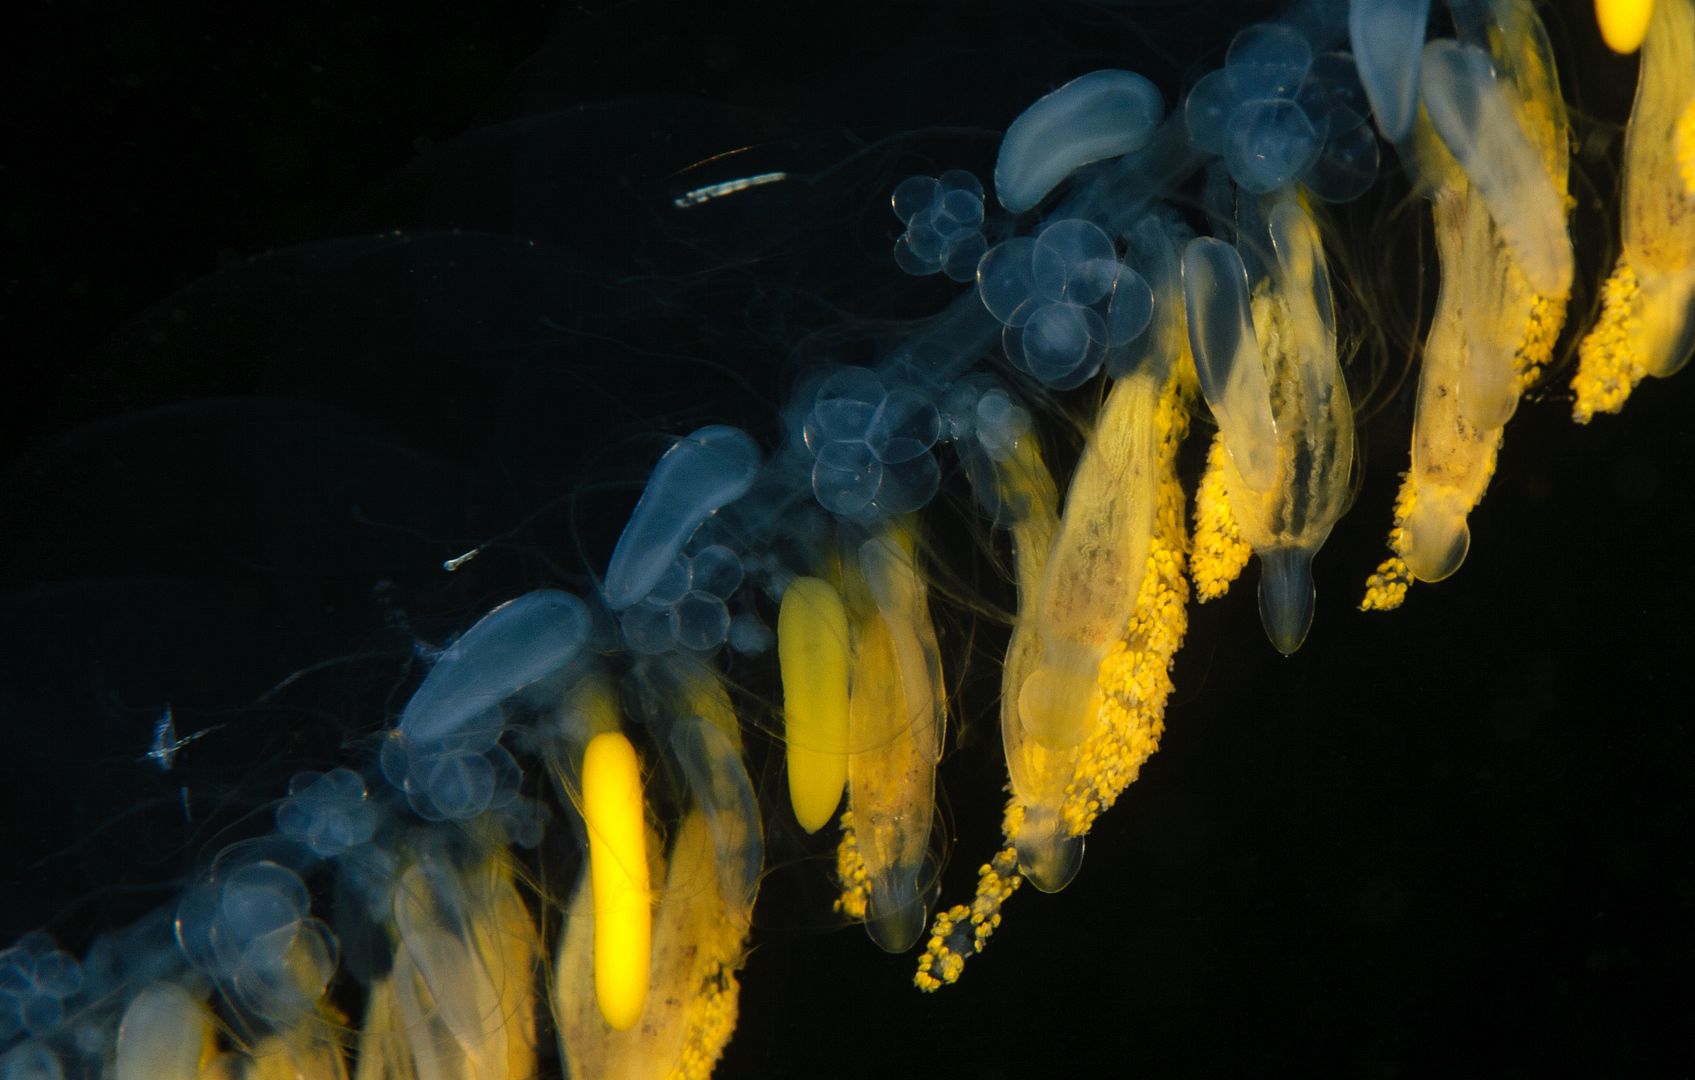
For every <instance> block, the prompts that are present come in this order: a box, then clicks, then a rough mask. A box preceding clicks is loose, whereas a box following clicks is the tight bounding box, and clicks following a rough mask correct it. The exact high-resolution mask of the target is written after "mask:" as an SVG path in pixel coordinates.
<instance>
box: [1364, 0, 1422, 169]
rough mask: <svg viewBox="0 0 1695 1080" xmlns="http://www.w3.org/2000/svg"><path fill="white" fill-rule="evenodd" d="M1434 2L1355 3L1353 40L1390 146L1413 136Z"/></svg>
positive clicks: (1367, 0) (1374, 110)
mask: <svg viewBox="0 0 1695 1080" xmlns="http://www.w3.org/2000/svg"><path fill="white" fill-rule="evenodd" d="M1429 16H1430V0H1350V2H1349V4H1348V41H1349V43H1350V44H1351V45H1352V46H1353V49H1354V63H1355V64H1356V65H1357V66H1358V68H1359V76H1360V84H1361V85H1362V86H1364V87H1365V96H1366V97H1367V99H1369V100H1370V101H1371V111H1372V113H1373V114H1374V115H1375V116H1376V117H1377V130H1379V131H1381V132H1382V133H1383V137H1384V138H1385V139H1388V140H1389V141H1390V142H1400V141H1402V140H1403V139H1405V138H1406V137H1407V136H1408V135H1411V134H1412V125H1413V119H1414V118H1415V117H1416V116H1417V115H1418V82H1419V67H1420V65H1421V63H1422V60H1423V57H1424V25H1425V22H1426V21H1427V20H1428V18H1429Z"/></svg>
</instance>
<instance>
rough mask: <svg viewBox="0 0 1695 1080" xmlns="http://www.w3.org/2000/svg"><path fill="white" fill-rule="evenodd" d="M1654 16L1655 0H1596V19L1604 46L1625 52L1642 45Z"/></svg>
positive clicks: (1618, 51)
mask: <svg viewBox="0 0 1695 1080" xmlns="http://www.w3.org/2000/svg"><path fill="white" fill-rule="evenodd" d="M1653 17H1654V0H1595V22H1596V23H1597V24H1599V25H1600V27H1601V40H1602V41H1604V42H1606V43H1607V48H1609V49H1611V50H1613V51H1614V52H1616V53H1620V54H1622V55H1626V56H1628V55H1629V54H1631V53H1633V52H1635V51H1636V50H1637V49H1639V48H1641V47H1642V39H1643V38H1644V37H1646V36H1647V35H1648V23H1649V22H1650V21H1651V20H1652V19H1653Z"/></svg>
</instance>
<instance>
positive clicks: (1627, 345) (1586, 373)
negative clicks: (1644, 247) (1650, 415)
mask: <svg viewBox="0 0 1695 1080" xmlns="http://www.w3.org/2000/svg"><path fill="white" fill-rule="evenodd" d="M1638 295H1639V293H1638V290H1637V286H1636V272H1635V271H1634V270H1632V269H1631V268H1630V264H1629V263H1627V262H1626V261H1625V258H1624V256H1623V255H1620V256H1619V260H1618V265H1616V266H1615V267H1613V272H1612V274H1611V275H1610V276H1609V277H1608V278H1607V281H1606V284H1604V285H1602V286H1601V315H1600V318H1598V319H1597V320H1596V321H1595V327H1594V329H1592V330H1590V331H1589V333H1587V334H1585V335H1584V337H1583V341H1582V342H1581V343H1580V344H1579V345H1578V346H1577V374H1576V375H1574V376H1573V377H1572V380H1571V390H1572V393H1573V394H1575V395H1576V398H1577V400H1576V401H1575V402H1573V404H1572V408H1571V418H1572V419H1573V420H1575V421H1577V422H1578V423H1580V424H1587V423H1588V422H1589V421H1590V420H1591V419H1592V418H1593V417H1594V415H1595V414H1596V413H1616V412H1618V411H1619V410H1620V409H1622V408H1624V403H1625V401H1626V399H1628V398H1629V397H1630V392H1631V391H1632V390H1634V389H1635V388H1636V384H1637V383H1639V382H1641V381H1642V377H1643V376H1644V375H1645V374H1647V372H1646V371H1645V370H1644V369H1643V366H1642V357H1641V355H1640V354H1639V353H1638V352H1637V351H1636V346H1635V345H1634V344H1633V343H1632V338H1633V336H1634V335H1635V333H1636V331H1637V329H1638V328H1639V324H1638V322H1637V318H1636V303H1637V297H1638Z"/></svg>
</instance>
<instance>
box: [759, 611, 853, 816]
mask: <svg viewBox="0 0 1695 1080" xmlns="http://www.w3.org/2000/svg"><path fill="white" fill-rule="evenodd" d="M777 659H778V663H779V666H780V668H781V672H782V678H783V741H784V754H785V756H786V758H787V760H788V768H789V802H790V804H791V805H792V806H793V807H794V812H795V819H796V820H797V821H799V822H800V827H801V828H803V829H805V830H806V831H807V832H809V833H810V832H817V831H818V830H819V829H821V828H823V827H824V826H825V825H827V824H828V823H829V822H830V819H831V818H833V817H835V816H836V807H837V806H838V805H840V803H841V801H842V790H843V789H844V788H845V787H846V786H847V773H848V758H847V749H848V747H847V726H848V665H849V660H850V652H849V646H848V622H847V612H846V609H844V608H843V606H842V598H841V594H839V593H838V592H837V591H836V588H835V586H833V585H831V584H830V583H829V582H828V581H825V580H824V579H823V578H816V577H799V578H796V579H795V580H794V581H792V582H790V583H789V586H788V588H787V589H786V590H784V592H783V601H782V606H781V608H779V610H778V613H777Z"/></svg>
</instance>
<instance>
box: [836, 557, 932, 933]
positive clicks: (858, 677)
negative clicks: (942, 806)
mask: <svg viewBox="0 0 1695 1080" xmlns="http://www.w3.org/2000/svg"><path fill="white" fill-rule="evenodd" d="M912 545H913V540H912V537H911V534H910V533H909V532H908V531H907V530H906V528H904V527H902V526H899V525H892V526H890V527H888V528H886V529H884V530H882V531H881V532H879V533H878V534H877V535H875V536H873V537H872V538H871V539H869V540H865V541H864V542H862V543H861V544H859V545H858V547H857V548H856V549H855V552H854V558H853V560H852V565H851V566H844V569H843V574H844V578H845V579H846V580H845V582H844V584H845V585H846V589H845V591H846V592H847V593H848V594H849V596H850V599H849V601H848V605H849V610H850V613H851V614H850V617H851V620H852V624H853V674H852V681H851V690H850V693H849V698H848V745H849V748H850V754H849V757H848V812H847V813H846V814H844V815H843V817H842V821H843V839H842V848H843V850H842V854H841V855H840V856H839V857H838V863H839V869H840V870H841V876H842V879H843V886H844V890H845V892H844V896H843V900H842V908H843V910H844V911H846V912H847V913H848V914H850V915H855V916H859V917H863V918H864V919H865V929H866V932H867V933H868V934H870V936H871V940H873V941H875V942H876V943H877V944H878V945H879V946H881V947H882V948H884V949H886V950H888V951H889V952H904V951H905V950H907V949H909V948H911V947H912V944H913V943H914V942H915V941H917V940H918V936H919V934H921V933H922V932H923V930H924V923H925V920H926V919H928V918H929V897H928V895H927V893H928V890H929V885H930V881H929V880H928V875H929V859H928V856H929V850H930V826H931V821H932V819H933V817H934V814H935V800H936V764H937V762H938V761H939V760H940V758H941V752H942V735H943V729H944V726H945V721H946V710H947V698H946V694H945V691H944V689H943V686H942V667H941V651H940V649H939V648H938V647H937V644H936V632H935V629H934V628H933V627H932V626H931V623H930V610H929V601H928V599H927V590H926V588H925V585H924V580H923V578H922V577H921V576H920V575H919V571H918V567H917V565H916V564H915V562H914V558H913V550H912Z"/></svg>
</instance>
